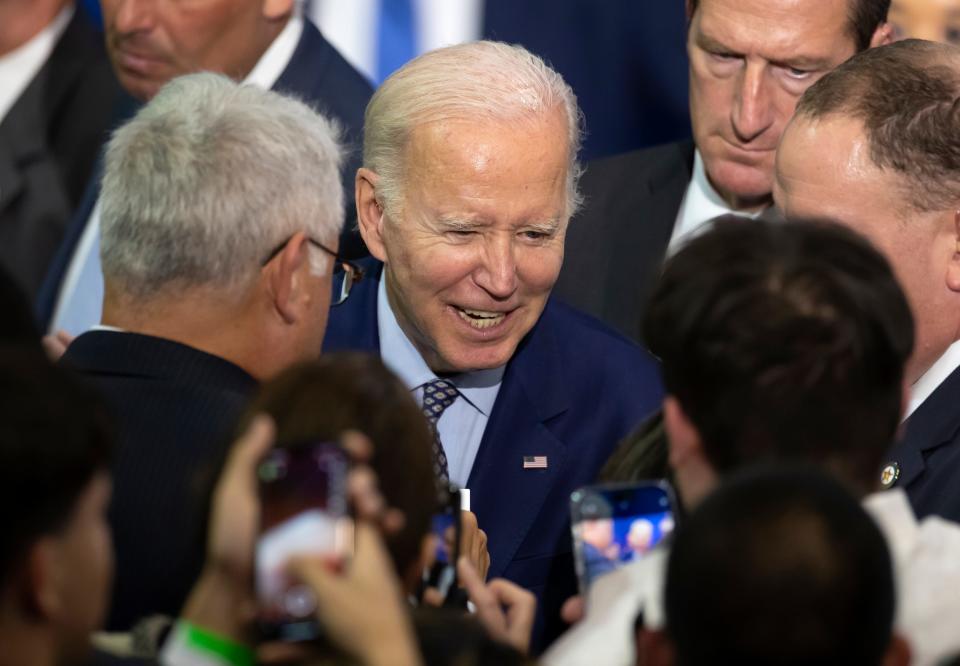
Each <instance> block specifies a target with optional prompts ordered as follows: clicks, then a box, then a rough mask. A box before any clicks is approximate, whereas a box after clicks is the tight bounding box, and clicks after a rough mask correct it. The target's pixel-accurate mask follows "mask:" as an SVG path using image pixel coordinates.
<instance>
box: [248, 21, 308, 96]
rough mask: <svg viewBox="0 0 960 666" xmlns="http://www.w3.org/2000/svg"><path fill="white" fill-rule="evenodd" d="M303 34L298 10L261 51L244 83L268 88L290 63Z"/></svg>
mask: <svg viewBox="0 0 960 666" xmlns="http://www.w3.org/2000/svg"><path fill="white" fill-rule="evenodd" d="M302 34H303V17H302V16H301V15H300V12H299V10H296V11H294V14H293V16H291V17H290V20H289V21H287V25H286V26H284V28H283V30H282V31H281V32H280V34H279V35H277V38H276V39H274V40H273V43H272V44H270V47H269V48H268V49H267V50H266V51H264V52H263V55H262V56H260V60H258V61H257V64H256V65H254V67H253V69H252V70H250V73H249V74H247V77H246V78H245V79H244V80H243V82H244V83H248V84H250V85H254V86H257V87H258V88H263V89H264V90H269V89H270V88H272V87H273V86H274V84H276V82H277V80H278V79H279V78H280V75H281V74H283V70H285V69H286V68H287V65H289V64H290V60H291V59H292V58H293V52H294V51H296V50H297V44H298V43H299V42H300V36H301V35H302Z"/></svg>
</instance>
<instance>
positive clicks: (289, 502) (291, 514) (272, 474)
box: [255, 442, 353, 641]
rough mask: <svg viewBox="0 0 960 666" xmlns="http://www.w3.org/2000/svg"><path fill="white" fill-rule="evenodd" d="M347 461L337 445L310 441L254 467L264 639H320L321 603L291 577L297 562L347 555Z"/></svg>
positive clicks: (260, 620) (276, 452)
mask: <svg viewBox="0 0 960 666" xmlns="http://www.w3.org/2000/svg"><path fill="white" fill-rule="evenodd" d="M349 467H350V462H349V459H348V458H347V454H346V453H345V452H344V451H343V449H341V448H340V447H339V446H338V445H337V444H334V443H330V442H308V443H305V444H300V445H296V446H284V447H281V448H275V449H273V450H272V451H271V452H270V453H269V454H268V455H267V457H266V458H265V459H264V460H263V461H262V462H261V463H260V465H259V467H258V468H257V476H258V480H259V486H260V502H261V520H260V536H259V538H258V540H257V545H256V557H255V559H256V564H255V578H256V590H257V600H258V609H259V610H258V624H259V628H260V631H261V634H262V637H263V638H264V639H267V640H282V641H307V640H313V639H315V638H317V637H318V636H320V626H319V624H318V623H317V620H316V610H317V600H316V597H315V596H314V594H313V591H312V590H311V589H310V588H309V587H308V586H306V585H303V584H301V583H298V582H297V581H295V580H293V579H291V578H290V577H289V576H288V575H287V572H286V569H287V565H288V563H289V561H290V559H291V558H293V557H296V556H304V555H307V556H325V555H336V556H341V557H342V556H347V555H349V554H350V552H351V551H352V548H353V521H352V519H351V518H350V515H349V508H348V503H347V474H348V472H349Z"/></svg>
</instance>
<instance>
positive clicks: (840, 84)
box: [797, 39, 960, 210]
mask: <svg viewBox="0 0 960 666" xmlns="http://www.w3.org/2000/svg"><path fill="white" fill-rule="evenodd" d="M958 56H960V50H958V49H957V48H956V47H953V46H948V45H946V44H937V43H934V42H925V41H922V40H918V39H908V40H904V41H901V42H896V43H894V44H890V45H887V46H882V47H879V48H876V49H870V50H869V51H865V52H864V53H861V54H859V55H857V56H854V57H853V58H851V59H850V60H849V61H847V62H846V63H844V64H843V65H841V66H840V67H838V68H837V69H836V70H834V71H833V72H831V73H829V74H827V75H826V76H824V77H823V78H822V79H820V80H819V81H817V83H815V84H814V85H812V86H811V87H810V89H809V90H807V92H806V93H805V94H804V95H803V97H802V98H801V99H800V102H799V103H798V104H797V115H798V116H803V117H806V118H810V119H819V118H823V117H825V116H828V115H833V114H840V115H844V116H849V117H851V118H855V119H857V120H860V121H861V122H862V123H863V127H864V131H865V132H866V136H867V139H868V141H869V144H870V158H871V160H872V161H873V162H874V164H876V165H877V166H878V167H880V168H881V169H892V170H893V171H895V172H897V173H899V174H901V175H902V176H904V177H905V178H906V179H907V181H908V182H907V190H908V191H907V194H908V196H909V198H910V201H911V203H912V204H913V205H914V206H915V207H916V208H918V209H920V210H940V209H943V208H947V207H950V206H953V205H954V204H955V203H956V202H957V200H958V199H960V99H958V93H960V73H958V70H957V67H958V64H960V57H958Z"/></svg>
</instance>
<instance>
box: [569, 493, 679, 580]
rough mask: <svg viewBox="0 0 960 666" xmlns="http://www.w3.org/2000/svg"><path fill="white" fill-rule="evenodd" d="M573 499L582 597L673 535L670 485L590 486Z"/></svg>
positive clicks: (574, 536) (578, 574) (576, 552)
mask: <svg viewBox="0 0 960 666" xmlns="http://www.w3.org/2000/svg"><path fill="white" fill-rule="evenodd" d="M570 499H571V503H570V506H571V514H572V515H571V517H572V525H573V541H574V556H575V559H576V566H577V576H578V578H579V580H580V591H581V593H586V591H587V589H588V588H589V587H590V585H592V584H593V582H594V581H596V580H597V579H598V578H600V577H601V576H603V575H605V574H608V573H610V572H612V571H614V570H616V569H617V568H619V567H621V566H623V565H624V564H627V563H629V562H633V561H636V560H638V559H640V558H642V557H643V556H644V555H646V554H647V553H648V552H649V551H650V550H652V549H653V548H654V547H655V546H656V545H657V544H658V543H660V542H661V541H662V540H663V539H664V538H666V537H667V536H669V535H670V533H671V532H673V528H674V513H673V508H672V507H673V492H672V491H671V489H670V486H669V485H667V484H666V483H657V482H652V483H641V484H629V485H613V484H611V485H598V486H588V487H586V488H580V489H579V490H576V491H574V493H573V494H572V495H571V498H570Z"/></svg>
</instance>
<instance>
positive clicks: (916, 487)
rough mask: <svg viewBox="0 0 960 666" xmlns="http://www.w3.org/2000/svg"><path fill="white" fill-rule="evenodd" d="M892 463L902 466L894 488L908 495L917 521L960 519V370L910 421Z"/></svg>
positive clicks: (892, 457) (925, 402) (896, 446)
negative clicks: (936, 517)
mask: <svg viewBox="0 0 960 666" xmlns="http://www.w3.org/2000/svg"><path fill="white" fill-rule="evenodd" d="M890 460H891V461H895V462H897V464H899V465H900V477H899V478H898V479H897V482H896V485H897V486H898V487H901V488H903V489H904V490H905V491H906V493H907V495H908V496H909V497H910V503H911V504H912V505H913V510H914V512H916V514H917V517H918V518H923V517H925V516H929V515H937V516H942V517H943V518H947V519H949V520H953V521H960V369H957V370H954V371H953V373H952V374H951V375H950V376H949V377H947V379H946V380H945V381H944V382H943V383H942V384H940V386H938V387H937V390H935V391H934V392H933V393H932V394H931V395H930V397H928V398H927V399H926V400H924V401H923V404H921V405H920V406H919V407H918V408H917V410H916V411H915V412H914V413H913V414H912V415H911V416H910V418H909V419H907V423H906V429H905V431H904V435H903V438H902V439H901V440H900V441H899V442H898V443H897V444H896V445H895V446H894V447H893V449H892V450H891V453H890Z"/></svg>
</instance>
